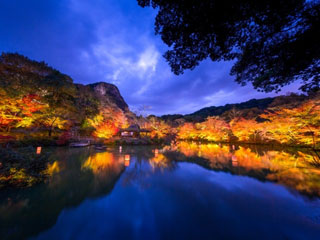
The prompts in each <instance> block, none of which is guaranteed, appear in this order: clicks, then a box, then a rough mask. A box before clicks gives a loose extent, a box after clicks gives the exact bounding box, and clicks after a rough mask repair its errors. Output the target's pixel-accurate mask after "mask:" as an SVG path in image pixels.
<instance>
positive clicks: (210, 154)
mask: <svg viewBox="0 0 320 240" xmlns="http://www.w3.org/2000/svg"><path fill="white" fill-rule="evenodd" d="M166 150H167V152H166V153H165V155H166V156H167V157H168V158H169V159H175V160H179V161H191V162H196V163H198V164H200V165H202V166H203V167H206V168H208V169H214V170H221V171H227V172H231V173H233V174H238V175H247V176H251V177H255V178H257V179H260V180H272V181H275V182H278V183H281V184H284V185H286V186H290V187H292V188H295V189H296V190H298V191H301V192H304V193H307V194H309V195H314V196H320V170H319V169H316V168H314V161H315V159H317V157H318V156H317V155H316V154H314V153H312V152H301V151H297V150H292V149H291V150H290V151H285V150H284V149H277V150H275V149H267V148H265V149H263V148H262V147H260V148H259V147H257V146H253V147H251V148H250V147H249V146H247V147H243V146H232V145H231V146H227V145H217V144H200V143H196V142H178V143H177V144H176V145H174V146H171V147H167V148H166ZM179 154H180V156H179ZM181 154H182V156H181Z"/></svg>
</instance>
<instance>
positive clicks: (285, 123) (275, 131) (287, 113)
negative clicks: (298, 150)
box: [261, 100, 320, 147]
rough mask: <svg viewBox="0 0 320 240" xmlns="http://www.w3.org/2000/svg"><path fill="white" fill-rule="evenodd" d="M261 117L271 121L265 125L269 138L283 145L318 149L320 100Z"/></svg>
mask: <svg viewBox="0 0 320 240" xmlns="http://www.w3.org/2000/svg"><path fill="white" fill-rule="evenodd" d="M261 117H263V118H266V119H269V120H270V122H267V123H266V124H265V125H266V127H267V131H268V133H269V137H271V138H273V139H275V140H278V141H280V142H281V143H297V144H304V145H312V146H313V147H316V145H317V143H318V142H319V131H320V100H309V101H307V102H305V103H304V104H301V105H300V106H298V107H296V108H292V109H287V108H283V109H280V110H278V111H275V112H268V113H266V114H263V115H261Z"/></svg>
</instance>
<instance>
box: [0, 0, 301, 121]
mask: <svg viewBox="0 0 320 240" xmlns="http://www.w3.org/2000/svg"><path fill="white" fill-rule="evenodd" d="M155 15H156V10H154V9H152V8H145V9H143V8H141V7H139V6H138V4H137V1H136V0H1V1H0V51H2V52H18V53H20V54H23V55H25V56H27V57H29V58H31V59H34V60H39V61H45V62H47V63H48V64H49V65H50V66H52V67H54V68H56V69H58V70H59V71H61V72H62V73H65V74H68V75H69V76H71V77H72V78H73V80H74V82H76V83H83V84H88V83H94V82H101V81H104V82H109V83H114V84H116V85H117V86H118V88H119V89H120V92H121V94H122V96H123V97H124V99H125V100H126V102H127V103H128V104H129V106H130V108H131V109H132V110H136V109H138V108H140V107H141V106H142V105H147V106H150V107H151V109H150V110H149V112H148V113H152V114H156V115H161V114H167V113H191V112H194V111H196V110H198V109H200V108H203V107H206V106H212V105H215V106H218V105H224V104H226V103H237V102H242V101H246V100H249V99H251V98H263V97H267V96H274V95H275V94H265V93H259V92H257V91H255V90H254V89H253V88H252V87H250V86H246V87H241V86H240V85H238V84H237V83H235V82H234V81H233V78H232V77H231V76H230V75H229V71H230V68H231V65H232V63H230V62H218V63H214V62H211V61H204V62H202V64H201V65H200V66H199V67H197V68H196V69H195V70H193V71H186V72H185V74H184V75H181V76H175V75H174V74H173V73H171V71H170V67H169V65H168V64H167V63H166V62H165V60H164V58H163V57H162V54H163V53H164V52H165V51H166V49H167V46H166V45H165V44H164V43H162V41H161V39H160V36H156V35H155V34H154V17H155ZM295 89H297V87H296V86H290V87H287V88H285V89H284V90H283V91H282V94H284V93H286V92H288V91H294V90H295Z"/></svg>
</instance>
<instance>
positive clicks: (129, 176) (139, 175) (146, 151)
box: [122, 147, 176, 188]
mask: <svg viewBox="0 0 320 240" xmlns="http://www.w3.org/2000/svg"><path fill="white" fill-rule="evenodd" d="M133 156H134V157H133V158H132V159H131V160H132V161H131V163H130V166H129V167H128V168H127V169H126V171H125V173H124V176H123V181H122V182H123V183H124V184H125V185H130V184H134V183H138V184H139V185H140V186H141V187H144V188H146V187H148V183H147V181H146V179H147V178H148V177H149V176H151V175H153V174H154V173H156V172H163V171H172V170H173V169H175V168H176V161H172V160H170V159H168V158H167V157H166V156H165V155H164V154H162V153H160V152H159V150H158V149H152V148H150V147H136V148H135V152H134V154H133Z"/></svg>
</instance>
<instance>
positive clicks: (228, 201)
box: [38, 163, 320, 239]
mask: <svg viewBox="0 0 320 240" xmlns="http://www.w3.org/2000/svg"><path fill="white" fill-rule="evenodd" d="M130 169H131V170H132V168H131V167H130ZM127 174H128V173H127V172H125V173H124V174H123V175H122V177H121V178H120V180H119V181H118V183H117V184H116V186H115V188H114V190H113V191H112V193H111V194H110V195H109V196H105V197H102V198H100V199H95V200H86V201H85V202H83V203H82V204H81V205H80V206H78V207H76V208H71V209H65V210H64V211H63V212H62V213H61V214H60V216H59V218H58V220H57V223H56V224H55V226H54V227H52V228H51V229H50V230H49V231H47V232H45V233H43V234H41V235H40V236H38V237H39V239H50V238H51V239H129V238H130V239H177V238H179V239H188V238H193V239H208V238H209V239H213V238H218V239H219V238H235V237H237V238H238V239H239V238H242V239H286V238H287V239H317V237H318V236H319V234H320V225H316V224H315V220H316V217H318V218H319V216H320V210H319V206H320V202H319V200H317V201H311V200H307V199H304V198H303V197H301V196H300V195H298V194H297V193H290V192H289V191H288V190H287V189H286V188H284V187H282V186H279V185H276V184H273V183H263V182H260V181H257V180H255V179H252V178H249V177H242V176H234V175H231V174H229V173H223V172H213V171H208V170H206V169H203V168H201V167H199V166H197V165H195V164H190V163H180V164H179V165H178V168H176V169H175V171H173V172H172V171H171V172H164V173H156V174H154V175H148V177H146V178H145V179H144V182H145V183H148V184H147V185H146V186H145V187H143V188H142V187H141V186H139V185H138V184H124V179H125V178H126V175H127ZM140 180H141V179H140ZM140 180H139V181H140ZM133 183H134V180H133ZM318 220H319V219H318Z"/></svg>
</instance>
